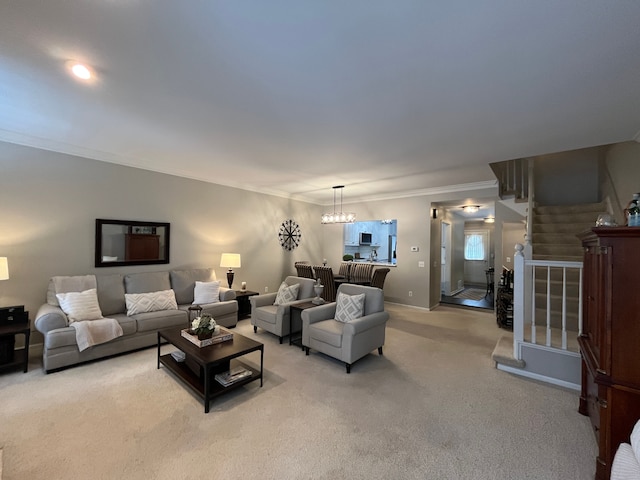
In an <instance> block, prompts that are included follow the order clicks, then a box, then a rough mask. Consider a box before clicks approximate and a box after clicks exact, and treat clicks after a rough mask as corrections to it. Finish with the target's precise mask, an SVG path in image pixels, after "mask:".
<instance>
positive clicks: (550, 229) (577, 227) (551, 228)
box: [531, 221, 596, 235]
mask: <svg viewBox="0 0 640 480" xmlns="http://www.w3.org/2000/svg"><path fill="white" fill-rule="evenodd" d="M595 226H596V224H595V221H594V223H592V224H591V223H589V224H586V223H568V222H567V223H535V222H534V223H533V224H532V225H531V231H532V232H533V233H534V234H536V233H567V234H572V235H578V234H580V233H582V232H584V231H585V230H588V229H590V228H592V227H595Z"/></svg>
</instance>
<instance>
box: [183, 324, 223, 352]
mask: <svg viewBox="0 0 640 480" xmlns="http://www.w3.org/2000/svg"><path fill="white" fill-rule="evenodd" d="M181 333H182V336H183V337H184V338H186V339H187V340H189V341H190V342H191V343H193V344H194V345H196V346H198V347H208V346H209V345H214V344H216V343H221V342H226V341H227V340H233V333H232V332H230V331H229V330H227V329H226V328H223V327H220V333H219V334H218V335H214V336H213V337H211V338H205V339H204V340H200V339H199V338H198V336H197V335H192V334H190V333H189V329H188V328H183V329H182V332H181Z"/></svg>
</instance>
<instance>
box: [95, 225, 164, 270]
mask: <svg viewBox="0 0 640 480" xmlns="http://www.w3.org/2000/svg"><path fill="white" fill-rule="evenodd" d="M169 227H170V225H169V224H168V223H159V222H141V221H134V220H104V219H100V218H98V219H96V258H95V260H96V263H95V265H96V267H119V266H124V265H154V264H159V263H169Z"/></svg>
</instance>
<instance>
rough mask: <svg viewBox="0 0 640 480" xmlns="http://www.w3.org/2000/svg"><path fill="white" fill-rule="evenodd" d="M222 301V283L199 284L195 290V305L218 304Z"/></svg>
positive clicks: (197, 283)
mask: <svg viewBox="0 0 640 480" xmlns="http://www.w3.org/2000/svg"><path fill="white" fill-rule="evenodd" d="M219 301H220V282H198V281H196V286H195V288H194V289H193V304H194V305H198V304H205V305H206V304H208V303H217V302H219Z"/></svg>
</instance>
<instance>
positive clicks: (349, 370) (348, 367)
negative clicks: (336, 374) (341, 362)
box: [345, 363, 351, 373]
mask: <svg viewBox="0 0 640 480" xmlns="http://www.w3.org/2000/svg"><path fill="white" fill-rule="evenodd" d="M345 365H346V366H347V373H351V364H350V363H345Z"/></svg>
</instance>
